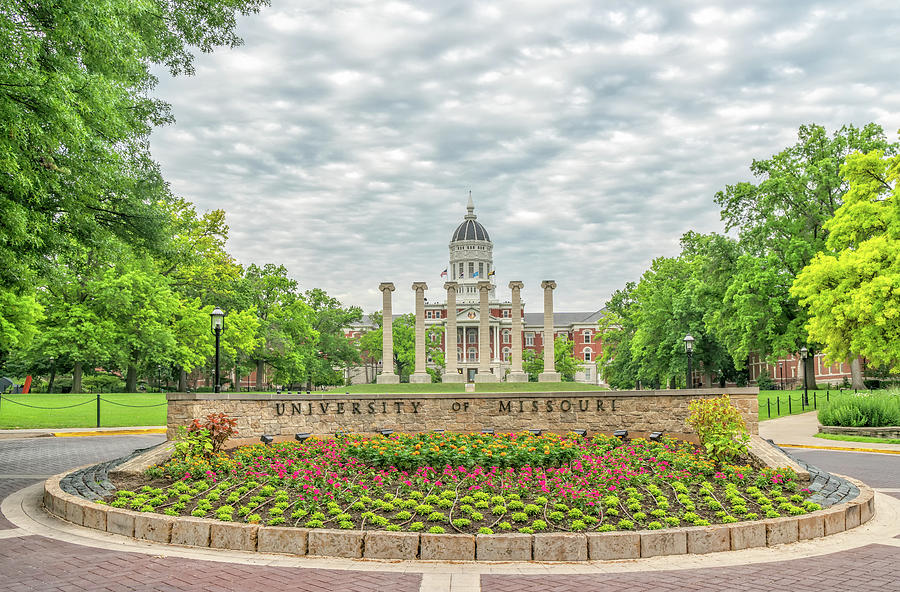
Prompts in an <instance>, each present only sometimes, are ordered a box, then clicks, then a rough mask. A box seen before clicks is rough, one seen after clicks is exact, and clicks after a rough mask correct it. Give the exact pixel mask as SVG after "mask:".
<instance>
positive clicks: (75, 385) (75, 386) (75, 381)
mask: <svg viewBox="0 0 900 592" xmlns="http://www.w3.org/2000/svg"><path fill="white" fill-rule="evenodd" d="M81 375H82V366H81V362H75V367H74V368H72V392H73V393H80V392H81Z"/></svg>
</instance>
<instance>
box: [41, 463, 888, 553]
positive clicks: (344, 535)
mask: <svg viewBox="0 0 900 592" xmlns="http://www.w3.org/2000/svg"><path fill="white" fill-rule="evenodd" d="M70 472H71V471H67V472H66V473H61V474H59V475H55V476H54V477H51V478H50V479H48V480H47V481H46V482H45V483H44V496H43V501H44V507H45V508H46V509H47V511H49V512H50V513H51V514H54V515H55V516H57V517H59V518H62V519H63V520H66V521H68V522H71V523H73V524H76V525H78V526H84V527H86V528H92V529H95V530H101V531H105V532H109V533H113V534H120V535H125V536H129V537H133V538H137V539H144V540H148V541H153V542H157V543H167V544H176V545H187V546H192V547H207V548H214V549H230V550H239V551H258V552H261V553H262V552H264V553H289V554H292V555H309V556H327V557H343V558H366V559H394V560H397V559H421V560H440V561H473V560H478V561H587V560H615V559H639V558H642V557H656V556H660V555H684V554H688V553H691V554H703V553H714V552H718V551H738V550H743V549H750V548H753V547H772V546H775V545H780V544H783V543H794V542H797V541H801V540H806V539H812V538H817V537H823V536H828V535H832V534H837V533H839V532H843V531H845V530H850V529H851V528H856V527H857V526H859V525H861V524H864V523H866V522H868V521H869V520H870V519H871V518H872V517H873V516H874V515H875V493H874V491H873V490H872V489H871V488H870V487H868V486H867V485H865V484H864V483H862V482H860V481H857V480H855V479H850V478H849V477H844V478H845V479H847V480H848V481H850V482H852V483H853V484H854V485H856V486H857V487H858V488H859V491H860V493H859V496H858V497H856V498H855V499H853V500H850V501H848V502H844V503H842V504H838V505H835V506H832V507H831V508H827V509H824V510H818V511H816V512H812V513H810V514H804V515H802V516H789V517H783V518H772V519H768V520H757V521H753V522H735V523H733V524H717V525H714V526H692V527H684V528H672V529H666V530H640V531H633V532H627V531H625V532H623V531H612V532H603V533H572V532H552V533H538V534H533V535H530V534H521V533H509V534H493V535H483V534H479V535H467V534H430V533H421V534H420V533H416V532H388V531H361V530H332V529H305V528H293V527H279V526H259V525H256V524H236V523H233V522H221V521H218V520H213V519H210V518H195V517H179V518H175V517H173V516H166V515H163V514H152V513H146V512H133V511H131V510H124V509H120V508H111V507H109V506H107V505H102V504H97V503H94V502H91V501H89V500H86V499H84V498H81V497H78V496H75V495H72V494H69V493H66V492H65V491H63V490H62V489H61V488H60V485H59V483H60V481H61V480H62V479H63V478H64V477H65V476H66V475H67V474H69V473H70Z"/></svg>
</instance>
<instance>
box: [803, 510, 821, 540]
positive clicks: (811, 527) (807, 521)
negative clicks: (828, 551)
mask: <svg viewBox="0 0 900 592" xmlns="http://www.w3.org/2000/svg"><path fill="white" fill-rule="evenodd" d="M823 536H825V516H823V515H822V514H819V513H816V512H813V513H812V514H808V515H806V516H800V517H799V518H798V519H797V538H798V539H799V540H801V541H805V540H807V539H816V538H819V537H823Z"/></svg>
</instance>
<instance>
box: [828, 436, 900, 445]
mask: <svg viewBox="0 0 900 592" xmlns="http://www.w3.org/2000/svg"><path fill="white" fill-rule="evenodd" d="M815 437H816V438H822V439H823V440H840V441H841V442H868V443H870V444H900V438H871V437H869V436H845V435H843V434H816V435H815Z"/></svg>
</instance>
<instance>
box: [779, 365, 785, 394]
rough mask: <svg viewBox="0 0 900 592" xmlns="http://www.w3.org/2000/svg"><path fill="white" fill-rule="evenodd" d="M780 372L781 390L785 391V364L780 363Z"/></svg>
mask: <svg viewBox="0 0 900 592" xmlns="http://www.w3.org/2000/svg"><path fill="white" fill-rule="evenodd" d="M778 372H779V373H780V374H781V390H784V362H778Z"/></svg>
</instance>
